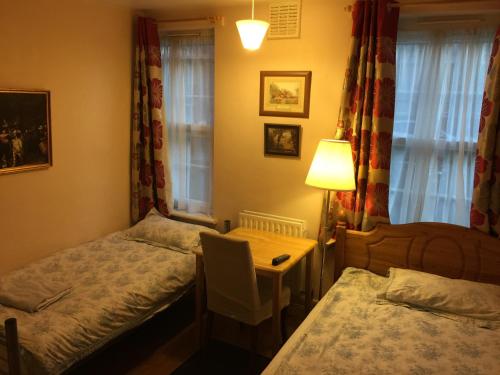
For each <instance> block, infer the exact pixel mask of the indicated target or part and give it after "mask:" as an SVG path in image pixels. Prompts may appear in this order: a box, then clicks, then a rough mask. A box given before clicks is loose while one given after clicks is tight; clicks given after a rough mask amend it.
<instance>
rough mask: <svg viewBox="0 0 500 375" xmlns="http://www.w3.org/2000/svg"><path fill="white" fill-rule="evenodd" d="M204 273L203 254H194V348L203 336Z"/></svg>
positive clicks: (198, 345) (198, 344)
mask: <svg viewBox="0 0 500 375" xmlns="http://www.w3.org/2000/svg"><path fill="white" fill-rule="evenodd" d="M204 283H205V275H204V270H203V256H202V255H198V254H196V295H195V298H196V308H195V326H196V327H195V328H196V342H195V345H196V349H200V348H201V342H202V341H201V340H202V336H203V297H204V296H203V293H204Z"/></svg>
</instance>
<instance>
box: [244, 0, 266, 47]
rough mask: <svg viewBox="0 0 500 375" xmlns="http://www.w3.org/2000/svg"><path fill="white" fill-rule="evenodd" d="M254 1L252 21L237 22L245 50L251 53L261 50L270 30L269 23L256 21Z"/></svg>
mask: <svg viewBox="0 0 500 375" xmlns="http://www.w3.org/2000/svg"><path fill="white" fill-rule="evenodd" d="M254 1H255V0H252V19H251V20H239V21H236V27H237V28H238V32H239V33H240V38H241V43H242V44H243V48H245V49H248V50H250V51H255V50H257V49H259V48H260V45H261V44H262V40H263V39H264V36H265V35H266V32H267V29H268V28H269V23H268V22H266V21H259V20H255V19H254V6H255V4H254Z"/></svg>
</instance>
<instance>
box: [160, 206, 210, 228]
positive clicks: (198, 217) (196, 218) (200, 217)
mask: <svg viewBox="0 0 500 375" xmlns="http://www.w3.org/2000/svg"><path fill="white" fill-rule="evenodd" d="M170 214H171V215H172V216H175V217H178V218H180V219H185V220H190V221H193V222H199V223H203V224H207V225H210V226H212V227H215V226H216V225H217V219H216V218H215V217H212V216H209V215H204V214H191V213H188V212H185V211H177V210H172V212H171V213H170Z"/></svg>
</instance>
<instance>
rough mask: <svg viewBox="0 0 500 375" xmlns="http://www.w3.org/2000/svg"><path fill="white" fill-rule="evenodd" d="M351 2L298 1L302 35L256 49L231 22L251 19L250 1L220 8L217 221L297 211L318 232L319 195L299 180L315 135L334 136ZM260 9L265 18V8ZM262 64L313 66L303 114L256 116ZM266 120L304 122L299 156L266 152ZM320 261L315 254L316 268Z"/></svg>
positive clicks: (287, 67)
mask: <svg viewBox="0 0 500 375" xmlns="http://www.w3.org/2000/svg"><path fill="white" fill-rule="evenodd" d="M348 3H350V1H330V0H326V1H319V0H318V1H315V0H303V1H302V27H301V37H300V39H285V40H264V43H263V45H262V47H261V49H260V50H259V51H257V52H247V51H245V50H244V49H243V48H242V47H241V43H240V41H239V37H238V34H237V31H236V29H235V26H234V22H235V21H236V20H238V19H241V18H245V17H248V10H249V9H248V7H244V8H237V9H226V10H225V11H224V12H222V13H221V14H222V15H224V16H225V19H226V26H225V27H223V28H219V29H217V32H216V69H215V79H216V81H215V147H214V149H215V155H214V157H215V167H214V210H215V216H216V217H217V218H219V219H220V220H222V219H231V220H232V221H233V223H234V224H236V223H237V213H238V212H239V211H240V210H243V209H250V210H255V211H261V212H267V213H272V214H275V215H283V216H289V217H295V218H300V219H305V220H307V224H308V232H309V233H308V235H309V237H311V238H316V236H317V233H318V227H319V219H320V215H321V204H322V196H323V195H322V191H320V190H318V189H315V188H312V187H309V186H306V185H305V184H304V181H305V178H306V175H307V171H308V170H309V165H310V163H311V161H312V158H313V155H314V152H315V150H316V146H317V144H318V142H319V140H320V139H321V138H328V137H332V136H333V133H334V129H335V125H336V120H337V116H338V109H339V103H340V94H341V90H342V83H343V78H344V73H345V68H346V60H347V54H348V47H349V36H350V28H351V18H350V14H349V13H347V12H345V11H344V6H345V5H347V4H348ZM257 15H260V16H261V17H262V18H267V6H266V5H263V6H260V7H259V8H258V9H257ZM261 70H310V71H312V85H311V105H310V116H309V118H308V119H294V118H284V117H260V116H259V74H260V71H261ZM264 123H277V124H299V125H301V126H302V142H301V157H300V159H289V158H280V157H265V156H264V155H263V149H264V145H263V142H264V141H263V133H264V131H263V127H264ZM285 251H286V249H283V252H285ZM318 260H319V252H317V254H316V257H315V263H316V266H315V269H316V270H317V269H318V266H317V264H318ZM316 275H317V273H316ZM317 279H318V278H317V277H315V281H317Z"/></svg>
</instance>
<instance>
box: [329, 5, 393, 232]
mask: <svg viewBox="0 0 500 375" xmlns="http://www.w3.org/2000/svg"><path fill="white" fill-rule="evenodd" d="M398 18H399V9H398V8H392V7H390V6H389V1H387V0H363V1H361V0H358V1H356V2H355V4H354V6H353V10H352V19H353V27H352V36H351V47H350V56H349V60H348V67H347V70H346V76H345V81H344V88H343V92H342V99H341V108H340V114H339V121H338V124H337V131H336V135H335V138H336V139H346V140H349V141H350V142H351V146H352V151H353V155H352V157H353V162H354V166H355V176H356V186H357V190H356V191H355V192H338V193H337V194H335V195H334V197H333V199H332V203H331V205H330V206H331V207H332V210H331V212H330V213H329V217H330V220H331V221H332V222H335V221H337V219H338V217H339V216H342V217H344V216H345V219H346V221H347V226H348V228H350V229H355V230H362V231H369V230H370V229H372V228H373V227H374V226H375V224H376V223H379V222H389V167H390V161H391V142H392V128H393V120H394V96H395V77H396V65H395V63H396V34H397V27H398ZM322 217H323V215H322ZM329 227H331V223H330V226H329Z"/></svg>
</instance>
